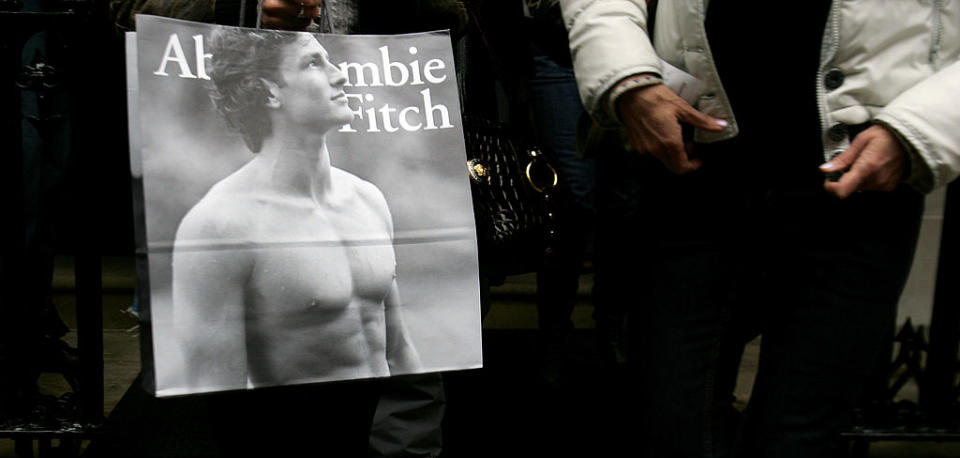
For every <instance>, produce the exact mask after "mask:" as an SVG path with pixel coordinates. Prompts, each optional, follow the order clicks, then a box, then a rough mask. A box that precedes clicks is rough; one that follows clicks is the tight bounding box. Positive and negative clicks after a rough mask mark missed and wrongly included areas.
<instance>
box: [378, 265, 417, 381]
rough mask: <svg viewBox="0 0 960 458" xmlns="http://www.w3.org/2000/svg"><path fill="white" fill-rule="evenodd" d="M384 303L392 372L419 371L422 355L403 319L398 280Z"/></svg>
mask: <svg viewBox="0 0 960 458" xmlns="http://www.w3.org/2000/svg"><path fill="white" fill-rule="evenodd" d="M383 305H384V313H385V314H386V317H385V321H386V326H387V329H386V332H387V364H389V366H390V373H391V374H393V375H396V374H409V373H413V372H419V371H420V368H421V365H420V355H419V354H418V353H417V350H416V348H414V346H413V341H412V340H411V339H410V333H409V332H408V331H407V325H406V323H405V321H404V319H403V310H402V307H401V305H400V294H399V289H398V288H397V281H396V280H394V281H393V285H392V286H391V287H390V294H388V295H387V298H386V299H385V300H384V301H383Z"/></svg>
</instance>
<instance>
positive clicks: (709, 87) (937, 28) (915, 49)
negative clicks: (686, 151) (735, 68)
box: [561, 0, 960, 191]
mask: <svg viewBox="0 0 960 458" xmlns="http://www.w3.org/2000/svg"><path fill="white" fill-rule="evenodd" d="M708 2H709V0H662V1H660V5H659V7H658V9H657V18H656V24H657V25H656V30H655V31H654V39H653V42H654V43H656V49H654V46H653V44H651V40H650V39H649V38H648V35H647V31H646V25H647V8H646V2H645V0H561V6H562V9H563V15H564V21H565V22H566V25H567V29H568V31H569V34H570V49H571V52H572V54H573V60H574V70H575V72H576V75H577V82H578V84H579V86H580V95H581V98H582V99H583V102H584V106H586V107H587V109H588V110H589V111H590V113H591V114H592V116H593V117H594V118H595V119H596V120H597V121H599V122H600V123H602V124H609V123H611V122H615V117H614V116H613V114H612V113H609V112H608V109H607V106H608V104H607V103H606V102H607V101H606V94H607V91H609V90H610V88H612V87H613V86H614V85H616V84H617V83H618V82H619V81H620V80H622V79H623V78H625V77H627V76H630V75H634V74H637V73H643V72H653V73H661V68H660V64H659V60H658V56H659V57H660V58H662V59H663V60H665V61H667V62H670V63H671V64H673V65H675V66H677V67H679V68H681V69H683V70H686V71H687V72H689V73H691V74H692V75H693V76H695V77H697V78H698V79H700V80H701V81H702V82H703V83H704V86H705V89H704V91H703V94H702V95H701V96H700V99H699V101H698V103H697V104H696V105H697V108H698V109H699V110H701V111H703V112H704V113H707V114H709V115H712V116H715V117H718V118H722V119H726V120H728V121H729V122H730V127H729V128H727V129H725V130H724V131H722V132H707V131H697V133H696V140H697V141H701V142H713V141H717V140H723V139H727V138H730V137H733V136H735V135H736V134H737V132H738V128H737V124H736V118H735V117H734V115H733V113H732V111H731V109H730V103H729V101H728V99H727V96H726V94H725V93H724V91H723V87H722V86H721V83H720V78H719V76H718V75H717V69H716V66H715V65H714V62H713V57H712V55H711V53H710V46H709V45H708V43H707V37H706V31H705V29H704V16H705V13H706V10H707V3H708ZM797 5H798V6H797V7H798V8H802V7H803V6H802V2H799V3H797ZM758 65H763V63H762V61H760V62H758ZM828 75H829V77H828ZM838 76H839V78H838ZM838 81H839V85H838ZM817 84H818V90H817V94H818V97H819V100H818V105H819V106H820V121H821V127H822V134H823V144H824V159H825V160H826V159H830V158H832V157H833V156H834V155H836V154H837V153H839V152H840V151H842V150H844V149H845V148H846V147H847V146H848V145H849V141H850V140H849V138H847V137H846V135H838V134H839V133H840V129H839V128H837V127H835V126H837V125H838V124H862V123H865V122H868V121H872V122H876V123H881V124H883V125H886V126H887V127H889V128H891V129H892V130H894V132H895V133H897V134H898V135H899V136H900V137H901V139H902V140H903V141H905V142H907V144H908V145H909V146H910V147H911V149H912V150H913V151H911V155H912V156H913V157H914V158H920V159H922V160H914V161H913V162H914V163H913V174H914V176H918V175H919V176H920V177H921V179H922V181H923V182H925V184H923V185H921V186H920V187H921V188H922V190H924V191H928V190H929V189H931V188H933V187H936V186H940V185H943V184H945V183H947V182H949V181H950V180H952V179H954V178H955V177H956V176H957V175H958V174H960V0H842V1H834V2H833V4H832V6H831V8H830V17H829V18H828V20H827V25H826V30H825V33H824V37H823V42H822V45H821V59H820V69H819V72H818V75H817ZM771 97H775V94H771ZM831 128H833V130H831ZM841 137H842V138H841Z"/></svg>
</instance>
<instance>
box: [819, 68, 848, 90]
mask: <svg viewBox="0 0 960 458" xmlns="http://www.w3.org/2000/svg"><path fill="white" fill-rule="evenodd" d="M843 79H844V76H843V72H842V71H840V70H839V69H836V68H835V69H833V70H830V71H829V72H827V74H826V75H824V76H823V85H824V86H826V87H827V89H830V90H833V89H836V88H838V87H840V86H841V85H843Z"/></svg>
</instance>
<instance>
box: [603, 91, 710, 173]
mask: <svg viewBox="0 0 960 458" xmlns="http://www.w3.org/2000/svg"><path fill="white" fill-rule="evenodd" d="M618 108H619V110H620V117H621V120H622V121H623V123H624V126H625V127H626V128H627V136H628V138H629V140H630V145H631V146H632V147H633V148H634V149H636V150H637V151H639V152H647V153H650V154H651V155H653V156H654V157H656V158H657V159H659V160H660V161H661V162H663V164H664V166H666V167H667V169H669V170H670V171H672V172H674V173H678V174H683V173H689V172H692V171H694V170H697V169H698V168H700V166H701V165H702V163H701V161H700V160H699V159H691V158H690V156H689V155H688V152H687V149H686V148H685V146H684V142H683V136H682V132H681V122H683V123H690V124H692V125H694V126H695V127H701V128H709V130H711V131H719V130H723V129H724V128H725V127H726V122H725V121H723V120H720V119H717V118H714V117H712V116H707V115H705V114H703V113H700V112H698V111H697V110H695V109H694V108H693V107H691V106H690V105H689V104H687V102H685V101H684V100H683V99H681V98H680V97H679V96H677V95H676V94H675V93H674V92H673V91H672V90H670V89H669V88H668V87H666V86H664V85H659V84H658V85H653V86H647V87H643V88H639V89H636V90H633V91H630V92H627V93H625V94H623V95H621V96H620V98H619V99H618Z"/></svg>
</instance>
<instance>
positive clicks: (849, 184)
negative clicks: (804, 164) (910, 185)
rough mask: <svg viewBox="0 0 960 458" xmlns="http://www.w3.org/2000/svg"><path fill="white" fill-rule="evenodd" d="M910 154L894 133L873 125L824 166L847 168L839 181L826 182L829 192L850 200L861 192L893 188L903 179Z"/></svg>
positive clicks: (831, 169) (827, 169) (831, 170)
mask: <svg viewBox="0 0 960 458" xmlns="http://www.w3.org/2000/svg"><path fill="white" fill-rule="evenodd" d="M905 156H906V153H905V152H904V150H903V147H902V146H901V145H900V142H899V141H897V139H896V138H895V137H893V134H891V133H890V131H888V130H887V129H886V128H884V127H881V126H872V127H870V128H869V129H867V130H865V131H863V132H861V133H860V135H857V137H856V138H854V140H853V143H851V144H850V147H849V148H847V149H846V150H844V151H843V152H842V153H840V154H839V155H838V156H837V157H835V158H833V159H832V160H830V161H829V162H827V163H825V164H823V165H821V166H820V169H821V170H822V171H824V172H835V171H840V170H847V173H845V174H844V175H843V176H841V177H840V179H839V180H838V181H836V182H829V181H828V182H825V183H824V185H823V187H824V189H826V190H827V192H829V193H831V194H834V195H835V196H837V197H839V198H841V199H846V198H847V197H849V196H850V195H852V194H853V193H855V192H858V191H872V190H876V191H892V190H894V189H896V187H897V185H898V184H899V183H900V182H901V181H902V180H903V173H904V169H905V167H906V165H905V164H906V157H905Z"/></svg>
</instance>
